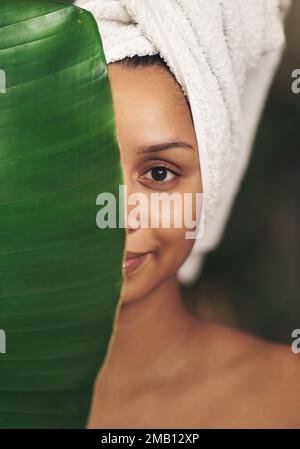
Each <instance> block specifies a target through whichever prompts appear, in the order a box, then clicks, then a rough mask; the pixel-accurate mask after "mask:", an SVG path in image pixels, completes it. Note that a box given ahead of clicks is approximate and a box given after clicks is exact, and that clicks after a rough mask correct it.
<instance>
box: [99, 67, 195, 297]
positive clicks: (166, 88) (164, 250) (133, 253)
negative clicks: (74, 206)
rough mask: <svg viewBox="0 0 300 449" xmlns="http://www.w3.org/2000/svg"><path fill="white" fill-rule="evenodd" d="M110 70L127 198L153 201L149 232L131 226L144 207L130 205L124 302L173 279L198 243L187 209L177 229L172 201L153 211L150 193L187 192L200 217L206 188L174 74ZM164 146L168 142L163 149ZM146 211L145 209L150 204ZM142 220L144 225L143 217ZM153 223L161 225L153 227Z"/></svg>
mask: <svg viewBox="0 0 300 449" xmlns="http://www.w3.org/2000/svg"><path fill="white" fill-rule="evenodd" d="M108 70H109V78H110V83H111V89H112V95H113V102H114V108H115V116H116V126H117V136H118V141H119V146H120V152H121V162H122V167H123V172H124V182H125V185H126V186H127V197H130V195H132V194H134V193H138V192H140V193H142V194H143V195H144V198H147V201H148V203H147V211H148V217H149V220H148V227H145V226H143V225H140V226H139V227H137V226H136V225H133V224H132V222H131V221H130V217H129V216H130V213H134V209H135V210H136V207H137V205H138V204H140V203H138V202H137V203H135V205H133V204H132V205H128V206H127V218H128V225H127V235H126V248H125V250H126V254H125V257H126V259H127V260H126V262H125V265H124V266H123V270H124V283H123V288H122V298H121V301H122V303H126V302H129V301H135V300H137V299H139V298H142V297H145V296H147V295H148V294H149V293H151V292H153V290H154V289H156V288H157V287H159V286H160V285H162V284H163V283H165V282H166V281H167V280H169V279H170V278H171V277H173V276H175V275H176V272H177V271H178V269H179V268H180V266H181V265H182V263H183V262H184V261H185V259H186V258H187V256H188V254H189V253H190V251H191V249H192V246H193V243H194V240H193V239H187V238H186V231H191V229H188V228H187V227H186V226H185V223H186V222H184V219H183V213H184V212H183V210H184V207H182V212H179V214H180V215H181V218H182V225H181V226H180V227H175V224H174V215H173V214H174V207H175V206H174V203H173V202H172V201H170V202H169V203H168V202H167V203H164V204H165V205H164V208H162V207H159V208H158V207H151V200H152V199H153V195H152V196H151V194H153V193H160V194H162V193H163V192H165V193H167V194H169V195H171V194H173V193H175V192H177V193H178V194H180V197H181V198H182V199H183V194H184V193H190V194H192V196H191V197H192V204H191V207H190V208H189V214H192V215H191V217H193V219H195V218H196V192H198V193H200V192H202V183H201V175H200V169H199V161H198V149H197V141H196V135H195V131H194V126H193V121H192V117H191V114H190V110H189V106H188V104H187V101H186V97H185V96H184V94H183V92H182V91H181V87H180V86H179V84H178V83H177V82H176V80H175V79H174V77H173V76H172V75H171V73H170V72H169V71H168V70H166V69H164V68H161V67H158V66H154V67H147V68H136V69H129V68H126V67H124V66H122V64H119V63H113V64H109V65H108ZM174 142H180V144H174ZM165 144H170V145H168V148H163V146H165ZM154 146H155V147H154ZM167 204H170V205H171V207H170V208H168V207H166V205H167ZM185 207H186V206H185ZM177 210H178V209H177ZM140 211H141V213H142V212H143V211H144V212H146V211H145V205H143V206H141V209H140ZM168 212H170V226H169V227H163V225H162V218H163V214H164V216H165V214H166V213H168ZM177 216H178V212H177ZM136 218H137V220H141V214H140V215H136ZM152 219H153V220H154V219H156V220H157V221H156V225H154V226H155V227H154V226H152V227H151V220H152ZM152 223H153V221H152ZM157 223H158V225H157ZM165 223H167V224H168V222H167V221H166V222H165ZM164 226H165V225H164ZM176 226H178V224H177V225H176Z"/></svg>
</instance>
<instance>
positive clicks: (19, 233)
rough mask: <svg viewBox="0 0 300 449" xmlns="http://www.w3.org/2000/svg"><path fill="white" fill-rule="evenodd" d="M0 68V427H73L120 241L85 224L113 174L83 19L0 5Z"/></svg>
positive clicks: (8, 2)
mask: <svg viewBox="0 0 300 449" xmlns="http://www.w3.org/2000/svg"><path fill="white" fill-rule="evenodd" d="M0 69H1V73H2V74H3V73H4V74H5V78H6V80H5V82H6V86H5V89H2V91H1V92H2V93H0V181H1V187H0V329H2V330H3V331H4V332H5V335H6V352H5V353H2V354H1V353H0V428H19V429H20V428H35V429H37V428H85V427H86V424H87V420H88V414H89V410H90V405H91V397H92V390H93V385H94V382H95V378H96V376H97V373H98V372H99V369H101V367H102V366H103V363H104V362H105V360H106V359H105V358H106V357H107V356H108V348H109V344H110V340H111V337H112V333H113V329H114V324H115V320H116V313H117V310H118V305H119V302H118V301H119V296H120V290H121V285H122V257H123V250H124V240H125V232H124V229H122V228H117V227H116V228H115V229H114V228H106V229H99V228H98V227H97V225H96V214H97V212H98V210H99V206H97V205H96V198H97V195H98V194H99V193H101V192H110V193H112V194H114V195H115V196H116V198H117V201H118V187H119V184H122V183H123V174H122V169H121V164H120V153H119V147H118V142H117V138H116V126H115V125H116V124H115V116H114V110H113V103H112V95H111V90H110V83H109V78H108V71H107V64H106V61H105V55H104V52H103V46H102V42H101V37H100V35H99V31H98V28H97V24H96V22H95V20H94V18H93V16H92V15H91V14H90V13H88V12H86V11H83V10H81V9H80V8H77V7H75V6H73V5H71V4H67V3H61V2H57V1H50V0H1V1H0Z"/></svg>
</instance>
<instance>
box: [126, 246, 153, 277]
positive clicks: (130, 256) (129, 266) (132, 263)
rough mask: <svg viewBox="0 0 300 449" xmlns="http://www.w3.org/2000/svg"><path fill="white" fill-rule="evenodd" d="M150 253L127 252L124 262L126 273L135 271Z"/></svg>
mask: <svg viewBox="0 0 300 449" xmlns="http://www.w3.org/2000/svg"><path fill="white" fill-rule="evenodd" d="M150 254H151V253H132V252H129V251H128V252H126V258H125V260H124V263H123V268H124V271H125V274H126V275H128V274H131V273H133V272H135V271H136V270H137V269H138V268H139V267H140V266H141V265H142V263H143V262H144V261H145V259H146V258H147V256H149V255H150Z"/></svg>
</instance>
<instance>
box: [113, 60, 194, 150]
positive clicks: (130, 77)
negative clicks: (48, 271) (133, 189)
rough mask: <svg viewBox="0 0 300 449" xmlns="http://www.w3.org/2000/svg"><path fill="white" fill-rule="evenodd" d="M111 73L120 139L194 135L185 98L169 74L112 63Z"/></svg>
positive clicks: (159, 69)
mask: <svg viewBox="0 0 300 449" xmlns="http://www.w3.org/2000/svg"><path fill="white" fill-rule="evenodd" d="M108 70H109V78H110V84H111V89H112V95H113V101H114V107H115V114H116V122H117V128H118V134H119V135H120V137H123V138H127V139H129V138H130V139H136V140H139V141H140V140H141V139H142V140H144V141H147V142H149V140H150V141H151V140H153V138H154V136H157V138H158V139H165V140H169V139H170V138H172V137H174V135H175V134H176V135H177V136H178V135H182V136H184V135H186V136H187V137H188V134H189V133H191V132H192V130H193V124H192V119H191V116H190V111H189V107H188V103H187V100H186V97H185V96H184V94H183V92H182V90H181V87H180V85H179V84H178V83H177V81H176V80H175V78H174V77H173V75H172V74H171V73H170V72H168V71H167V70H165V69H163V68H161V67H157V66H154V67H149V68H148V67H147V68H136V69H132V68H130V69H129V68H126V67H123V66H122V64H109V65H108Z"/></svg>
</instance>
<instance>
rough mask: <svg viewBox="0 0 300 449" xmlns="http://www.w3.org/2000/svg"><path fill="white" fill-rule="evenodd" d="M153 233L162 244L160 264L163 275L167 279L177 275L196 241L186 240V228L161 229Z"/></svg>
mask: <svg viewBox="0 0 300 449" xmlns="http://www.w3.org/2000/svg"><path fill="white" fill-rule="evenodd" d="M153 233H154V234H155V237H156V240H158V241H159V242H160V252H159V258H158V263H159V271H160V273H161V275H162V276H163V277H165V278H167V277H169V276H172V275H175V274H176V272H177V271H178V270H179V268H180V267H181V265H182V264H183V262H184V261H185V259H186V258H187V256H188V255H189V253H190V251H191V249H192V247H193V244H194V240H192V239H187V238H186V229H184V228H170V229H162V228H160V229H156V230H153Z"/></svg>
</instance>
